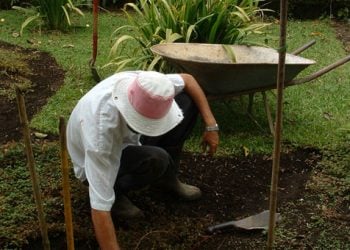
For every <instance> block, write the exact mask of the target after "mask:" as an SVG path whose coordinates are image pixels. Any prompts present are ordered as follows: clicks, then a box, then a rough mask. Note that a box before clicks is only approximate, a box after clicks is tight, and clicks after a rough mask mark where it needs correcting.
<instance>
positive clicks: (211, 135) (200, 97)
mask: <svg viewBox="0 0 350 250" xmlns="http://www.w3.org/2000/svg"><path fill="white" fill-rule="evenodd" d="M180 75H181V77H182V79H183V80H184V82H185V88H184V90H185V92H186V93H187V94H189V96H190V97H191V98H192V99H193V101H194V102H195V103H196V105H197V108H198V110H199V113H200V114H201V116H202V119H203V121H204V123H205V126H206V127H214V126H216V125H217V123H216V120H215V117H214V115H213V113H212V111H211V109H210V106H209V103H208V100H207V98H206V96H205V94H204V92H203V90H202V88H201V87H200V86H199V84H198V82H197V80H196V79H195V78H194V77H193V76H192V75H190V74H180ZM218 145H219V134H218V131H204V133H203V137H202V146H203V149H204V151H206V150H207V146H209V154H210V155H213V154H214V153H215V152H216V149H217V147H218Z"/></svg>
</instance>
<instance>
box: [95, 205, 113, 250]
mask: <svg viewBox="0 0 350 250" xmlns="http://www.w3.org/2000/svg"><path fill="white" fill-rule="evenodd" d="M91 217H92V222H93V224H94V229H95V234H96V239H97V242H98V244H99V246H100V249H101V250H105V249H106V250H119V249H120V247H119V245H118V241H117V236H116V232H115V229H114V225H113V221H112V216H111V212H110V211H100V210H96V209H91Z"/></svg>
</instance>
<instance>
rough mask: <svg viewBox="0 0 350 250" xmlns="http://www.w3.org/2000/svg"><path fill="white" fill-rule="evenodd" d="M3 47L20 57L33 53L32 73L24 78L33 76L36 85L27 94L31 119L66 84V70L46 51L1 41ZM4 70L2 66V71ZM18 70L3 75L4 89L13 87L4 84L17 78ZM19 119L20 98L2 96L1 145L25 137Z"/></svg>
mask: <svg viewBox="0 0 350 250" xmlns="http://www.w3.org/2000/svg"><path fill="white" fill-rule="evenodd" d="M0 48H2V49H7V50H8V51H12V53H17V54H18V55H19V56H20V55H26V57H25V58H27V56H28V55H30V58H31V59H28V60H27V63H28V64H29V66H30V69H31V71H32V72H31V73H30V74H27V75H25V76H22V77H24V78H26V79H29V80H30V81H31V82H32V84H33V87H32V88H31V89H29V90H27V91H26V94H25V102H26V109H27V115H28V119H31V118H32V116H33V115H34V114H36V113H37V112H38V111H39V110H40V109H41V108H42V106H44V105H45V104H46V102H47V100H48V99H49V98H50V97H51V96H52V95H53V94H54V93H55V92H56V91H57V90H58V88H59V87H60V86H61V84H63V80H64V71H63V70H62V69H61V68H60V67H59V66H58V65H57V63H56V60H55V59H54V58H53V57H51V56H50V55H49V54H48V53H46V52H41V51H38V50H34V49H25V48H21V47H18V46H15V45H11V44H9V43H5V42H2V41H0ZM3 70H4V69H1V68H0V71H3ZM15 72H16V71H14V72H6V73H1V74H0V88H1V89H4V88H13V86H9V85H4V82H11V77H14V76H13V74H15ZM18 120H19V118H18V109H17V104H16V99H13V100H8V99H7V98H5V97H3V96H2V97H1V98H0V124H1V127H0V144H2V143H5V142H7V141H11V140H18V139H19V138H20V137H21V131H20V129H19V122H18Z"/></svg>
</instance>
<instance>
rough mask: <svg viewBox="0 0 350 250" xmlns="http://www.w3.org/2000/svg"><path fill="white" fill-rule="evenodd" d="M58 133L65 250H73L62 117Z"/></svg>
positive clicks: (66, 155)
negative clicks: (65, 240)
mask: <svg viewBox="0 0 350 250" xmlns="http://www.w3.org/2000/svg"><path fill="white" fill-rule="evenodd" d="M59 132H60V149H61V151H60V152H61V154H60V155H61V170H62V188H63V203H64V219H65V224H66V238H67V249H68V250H74V236H73V231H74V230H73V222H72V221H73V220H72V206H71V196H70V185H69V169H68V153H67V138H66V124H65V120H64V118H63V117H60V122H59Z"/></svg>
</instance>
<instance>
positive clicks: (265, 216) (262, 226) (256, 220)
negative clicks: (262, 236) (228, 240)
mask: <svg viewBox="0 0 350 250" xmlns="http://www.w3.org/2000/svg"><path fill="white" fill-rule="evenodd" d="M269 216H270V211H269V210H265V211H263V212H261V213H259V214H256V215H252V216H249V217H246V218H243V219H241V220H236V221H229V222H224V223H221V224H217V225H215V226H211V227H208V229H207V232H208V233H214V231H216V230H222V229H227V228H236V229H241V230H267V229H268V227H269ZM280 220H281V216H280V214H279V213H276V222H278V221H280Z"/></svg>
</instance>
